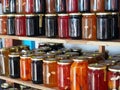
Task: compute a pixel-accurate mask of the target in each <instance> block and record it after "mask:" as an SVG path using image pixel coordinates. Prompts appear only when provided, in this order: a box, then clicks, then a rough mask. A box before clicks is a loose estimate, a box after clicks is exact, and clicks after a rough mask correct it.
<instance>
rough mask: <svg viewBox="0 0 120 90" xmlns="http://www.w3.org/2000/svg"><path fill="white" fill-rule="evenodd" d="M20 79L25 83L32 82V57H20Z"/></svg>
mask: <svg viewBox="0 0 120 90" xmlns="http://www.w3.org/2000/svg"><path fill="white" fill-rule="evenodd" d="M20 78H21V79H22V80H25V81H29V80H31V78H32V77H31V56H30V55H22V56H21V57H20Z"/></svg>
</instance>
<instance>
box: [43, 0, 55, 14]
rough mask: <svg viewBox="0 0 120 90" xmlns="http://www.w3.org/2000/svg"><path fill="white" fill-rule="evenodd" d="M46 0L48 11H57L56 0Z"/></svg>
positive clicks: (51, 12)
mask: <svg viewBox="0 0 120 90" xmlns="http://www.w3.org/2000/svg"><path fill="white" fill-rule="evenodd" d="M45 1H46V13H49V14H54V13H55V12H56V10H55V4H56V0H45Z"/></svg>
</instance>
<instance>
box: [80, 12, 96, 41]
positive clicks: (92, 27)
mask: <svg viewBox="0 0 120 90" xmlns="http://www.w3.org/2000/svg"><path fill="white" fill-rule="evenodd" d="M82 15H83V17H82V38H83V39H86V40H96V36H97V35H96V34H97V30H96V15H95V14H94V13H84V14H82Z"/></svg>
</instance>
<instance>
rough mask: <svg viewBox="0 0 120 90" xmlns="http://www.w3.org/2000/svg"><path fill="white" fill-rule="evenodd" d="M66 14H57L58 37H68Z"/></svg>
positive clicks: (67, 18) (67, 17)
mask: <svg viewBox="0 0 120 90" xmlns="http://www.w3.org/2000/svg"><path fill="white" fill-rule="evenodd" d="M68 20H69V16H68V14H58V37H59V38H69V27H68V22H69V21H68Z"/></svg>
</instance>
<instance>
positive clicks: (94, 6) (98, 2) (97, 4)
mask: <svg viewBox="0 0 120 90" xmlns="http://www.w3.org/2000/svg"><path fill="white" fill-rule="evenodd" d="M105 1H107V0H90V3H91V5H90V6H91V12H104V11H105Z"/></svg>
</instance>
